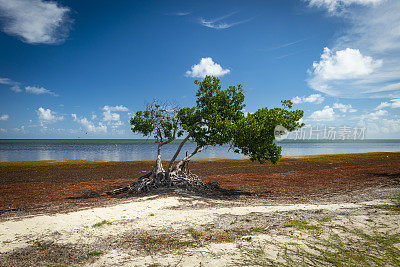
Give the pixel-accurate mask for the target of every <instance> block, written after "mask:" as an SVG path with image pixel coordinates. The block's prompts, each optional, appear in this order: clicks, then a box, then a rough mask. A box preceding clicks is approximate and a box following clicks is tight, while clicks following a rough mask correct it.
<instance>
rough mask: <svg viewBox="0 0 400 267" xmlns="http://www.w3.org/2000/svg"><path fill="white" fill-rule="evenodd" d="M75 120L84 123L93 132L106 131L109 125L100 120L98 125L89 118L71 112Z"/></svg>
mask: <svg viewBox="0 0 400 267" xmlns="http://www.w3.org/2000/svg"><path fill="white" fill-rule="evenodd" d="M71 116H72V118H73V120H74V121H76V122H77V123H79V124H80V125H82V126H83V127H84V128H85V129H86V130H87V131H88V132H92V133H106V132H107V126H106V125H104V124H103V123H101V122H99V124H98V126H96V125H95V124H94V123H93V122H91V121H89V120H88V119H87V118H85V117H83V118H78V117H77V116H76V114H71Z"/></svg>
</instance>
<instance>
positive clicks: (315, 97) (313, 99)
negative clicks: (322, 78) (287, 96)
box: [292, 94, 325, 104]
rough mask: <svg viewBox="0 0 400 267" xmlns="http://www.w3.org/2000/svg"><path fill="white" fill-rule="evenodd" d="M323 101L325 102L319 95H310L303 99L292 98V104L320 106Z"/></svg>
mask: <svg viewBox="0 0 400 267" xmlns="http://www.w3.org/2000/svg"><path fill="white" fill-rule="evenodd" d="M324 100H325V98H324V97H323V96H322V95H320V94H312V95H309V96H303V97H299V96H296V97H294V98H292V102H293V103H294V104H301V103H315V104H321V103H322V102H324Z"/></svg>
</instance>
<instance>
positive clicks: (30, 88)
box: [25, 86, 58, 96]
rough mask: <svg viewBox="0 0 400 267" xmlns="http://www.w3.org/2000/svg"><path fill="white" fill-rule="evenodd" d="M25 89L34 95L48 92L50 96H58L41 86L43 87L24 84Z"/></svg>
mask: <svg viewBox="0 0 400 267" xmlns="http://www.w3.org/2000/svg"><path fill="white" fill-rule="evenodd" d="M25 91H26V92H27V93H29V94H34V95H43V94H49V95H52V96H58V95H57V94H56V93H54V92H52V91H50V90H48V89H46V88H43V87H36V86H26V87H25Z"/></svg>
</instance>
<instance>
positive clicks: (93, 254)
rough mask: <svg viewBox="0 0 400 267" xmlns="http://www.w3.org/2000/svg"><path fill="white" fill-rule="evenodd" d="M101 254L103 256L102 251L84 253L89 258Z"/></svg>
mask: <svg viewBox="0 0 400 267" xmlns="http://www.w3.org/2000/svg"><path fill="white" fill-rule="evenodd" d="M103 254H104V252H103V251H90V252H88V253H86V255H88V256H89V257H90V256H100V255H103Z"/></svg>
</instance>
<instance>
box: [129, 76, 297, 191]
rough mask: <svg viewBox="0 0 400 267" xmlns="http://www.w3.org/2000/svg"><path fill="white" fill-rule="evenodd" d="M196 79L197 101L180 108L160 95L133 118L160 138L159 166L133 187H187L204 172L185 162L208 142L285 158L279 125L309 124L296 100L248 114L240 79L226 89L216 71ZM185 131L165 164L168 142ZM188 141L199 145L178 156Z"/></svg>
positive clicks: (137, 127)
mask: <svg viewBox="0 0 400 267" xmlns="http://www.w3.org/2000/svg"><path fill="white" fill-rule="evenodd" d="M195 84H196V85H197V86H198V89H197V93H196V105H195V106H193V107H183V108H179V107H177V106H176V105H174V104H171V103H167V102H161V101H158V100H154V101H153V102H152V103H150V104H148V105H147V106H146V108H145V109H144V110H143V111H137V112H136V113H135V115H134V116H133V117H132V118H131V120H130V124H131V125H132V132H134V133H136V134H142V135H143V136H146V137H153V138H154V139H155V140H156V143H157V144H158V147H157V158H156V164H155V165H154V168H153V169H152V170H150V172H149V173H148V174H147V175H145V176H142V177H141V178H140V179H138V182H137V183H136V184H135V185H134V186H133V187H131V188H128V190H130V191H131V192H141V191H143V190H144V191H149V189H150V188H158V187H160V186H165V185H168V186H170V185H172V184H177V183H180V184H182V185H184V186H186V188H188V187H193V186H196V185H198V184H197V181H198V179H196V178H198V177H197V176H194V175H191V174H190V173H188V172H187V170H186V169H185V165H186V164H187V162H188V161H189V160H190V159H191V158H192V157H193V156H194V155H195V154H197V153H199V152H201V151H202V150H203V149H205V148H206V147H208V146H221V145H224V144H230V145H231V148H233V151H234V152H236V153H240V154H244V155H246V156H248V157H249V158H250V159H251V160H252V161H258V162H260V163H265V162H266V161H271V162H272V163H274V164H275V163H277V161H278V160H279V159H280V158H281V147H280V146H278V145H277V144H276V143H275V142H274V141H275V134H276V132H275V128H276V126H278V125H280V126H283V127H285V128H286V129H287V130H289V131H293V130H295V129H297V128H300V127H302V126H303V125H304V124H303V123H301V122H300V119H301V118H302V117H303V111H302V110H291V109H292V106H293V104H292V102H291V101H290V100H284V101H281V102H282V106H283V107H282V108H271V109H269V108H262V109H259V110H257V111H256V112H254V113H247V114H245V112H244V107H245V105H244V104H243V103H244V94H243V89H242V86H241V85H240V84H239V85H237V86H229V87H228V88H227V89H225V90H223V89H221V85H220V80H219V79H218V78H217V77H213V76H206V77H205V78H204V80H203V81H197V80H196V81H195ZM182 136H186V137H185V138H184V139H183V140H182V142H181V143H180V145H179V147H178V149H177V151H176V153H175V154H174V156H173V157H172V158H171V160H170V162H169V164H168V167H167V169H166V170H164V168H163V165H162V161H161V151H162V147H163V146H164V145H166V144H169V143H171V142H173V141H175V140H176V139H177V138H179V137H182ZM187 141H192V142H194V143H195V144H196V146H195V149H194V151H193V152H191V153H189V154H187V155H186V157H184V158H183V159H181V160H180V161H178V162H175V161H176V159H177V157H178V155H179V153H180V151H181V149H182V147H183V145H184V144H185V143H186V142H187ZM190 175H191V176H192V177H190V178H189V177H188V176H190ZM193 176H194V177H193ZM150 177H151V179H150ZM193 181H196V182H193ZM125 191H126V190H125Z"/></svg>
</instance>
